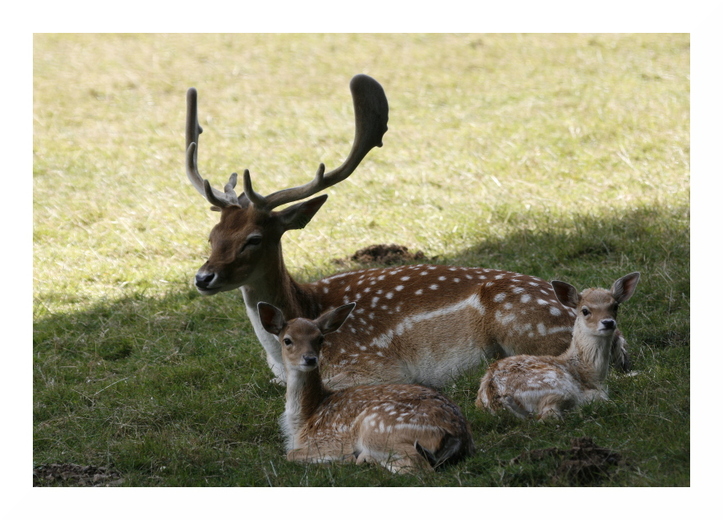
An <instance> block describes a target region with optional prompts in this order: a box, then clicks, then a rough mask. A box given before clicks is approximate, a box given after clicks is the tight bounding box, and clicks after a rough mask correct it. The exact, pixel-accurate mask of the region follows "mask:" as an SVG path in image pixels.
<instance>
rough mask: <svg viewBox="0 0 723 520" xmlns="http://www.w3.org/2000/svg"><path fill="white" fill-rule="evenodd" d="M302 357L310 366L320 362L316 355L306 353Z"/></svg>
mask: <svg viewBox="0 0 723 520" xmlns="http://www.w3.org/2000/svg"><path fill="white" fill-rule="evenodd" d="M302 358H303V359H304V364H305V365H308V366H310V367H315V366H316V363H317V362H318V360H317V359H316V356H307V355H304V356H302Z"/></svg>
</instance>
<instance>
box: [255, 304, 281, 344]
mask: <svg viewBox="0 0 723 520" xmlns="http://www.w3.org/2000/svg"><path fill="white" fill-rule="evenodd" d="M258 309H259V318H261V325H263V327H264V329H265V330H266V332H268V333H269V334H273V335H274V336H278V335H279V334H280V333H281V331H282V330H283V328H284V327H285V326H286V320H285V319H284V314H283V313H282V312H281V311H280V310H279V309H277V308H276V307H274V306H273V305H271V304H270V303H266V302H259V304H258Z"/></svg>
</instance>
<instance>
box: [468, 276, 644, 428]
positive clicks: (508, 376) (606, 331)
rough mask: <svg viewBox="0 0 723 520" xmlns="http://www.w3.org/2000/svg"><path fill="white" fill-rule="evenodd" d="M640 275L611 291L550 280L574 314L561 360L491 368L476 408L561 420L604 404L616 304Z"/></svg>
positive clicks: (534, 359)
mask: <svg viewBox="0 0 723 520" xmlns="http://www.w3.org/2000/svg"><path fill="white" fill-rule="evenodd" d="M639 280H640V273H638V272H635V273H630V274H628V275H626V276H623V277H622V278H620V279H618V280H616V281H615V283H613V285H612V288H611V289H610V290H606V289H585V290H584V291H583V292H582V293H581V294H578V292H577V290H576V289H575V287H573V286H572V285H570V284H568V283H565V282H560V281H557V280H555V281H553V282H552V287H553V288H554V290H555V295H556V296H557V298H558V300H559V301H560V303H562V304H563V305H565V306H567V307H572V308H574V309H576V312H577V317H576V318H575V325H574V327H573V331H572V342H571V343H570V346H569V347H568V348H567V350H566V351H565V352H564V353H562V354H560V355H559V356H529V355H519V356H511V357H508V358H504V359H501V360H499V361H496V362H494V363H492V364H491V365H490V366H489V368H488V369H487V372H486V373H485V375H484V377H483V378H482V383H481V385H480V389H479V392H478V394H477V401H476V404H477V406H478V407H480V408H482V407H486V408H488V409H490V410H492V411H497V410H499V409H501V408H506V409H507V410H509V411H510V412H512V413H513V414H514V415H516V416H518V417H520V418H527V417H530V416H537V417H538V418H539V419H540V420H545V419H550V418H552V419H559V418H562V416H563V414H564V413H565V412H567V411H569V410H571V409H573V408H575V407H577V406H579V405H581V404H583V403H587V402H590V401H594V400H597V399H603V400H604V399H607V392H606V390H605V388H604V387H603V382H604V380H605V378H606V377H607V373H608V367H609V364H610V356H611V350H612V347H613V338H614V337H615V331H616V329H617V323H616V321H615V319H616V317H617V311H618V305H620V304H621V303H623V302H624V301H626V300H628V299H629V298H630V297H631V296H632V295H633V293H634V292H635V287H636V286H637V284H638V281H639Z"/></svg>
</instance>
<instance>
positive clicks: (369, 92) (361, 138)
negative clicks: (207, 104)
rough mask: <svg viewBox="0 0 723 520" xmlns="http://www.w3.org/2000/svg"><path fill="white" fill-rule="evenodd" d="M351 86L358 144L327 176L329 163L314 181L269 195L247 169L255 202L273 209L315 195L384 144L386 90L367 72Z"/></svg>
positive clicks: (250, 194)
mask: <svg viewBox="0 0 723 520" xmlns="http://www.w3.org/2000/svg"><path fill="white" fill-rule="evenodd" d="M349 88H350V89H351V95H352V99H353V100H354V117H355V131H354V143H353V144H352V147H351V151H350V152H349V156H348V157H347V158H346V160H345V161H344V162H343V163H342V165H341V166H339V167H338V168H336V169H335V170H332V171H331V172H329V173H328V174H326V175H324V170H325V166H324V163H321V164H320V165H319V169H318V170H317V171H316V175H315V176H314V179H313V180H312V181H311V182H308V183H307V184H304V185H303V186H297V187H296V188H288V189H285V190H281V191H277V192H275V193H272V194H271V195H268V196H266V197H263V196H261V195H259V194H258V193H256V192H255V191H254V190H253V187H252V185H251V176H250V175H249V173H248V170H247V171H245V172H244V193H245V194H246V196H247V197H248V199H249V200H250V201H251V202H252V203H253V204H254V205H256V206H259V207H263V208H266V209H269V210H270V209H273V208H275V207H277V206H280V205H282V204H287V203H289V202H294V201H297V200H301V199H305V198H306V197H309V196H311V195H314V194H315V193H318V192H319V191H321V190H323V189H326V188H328V187H329V186H333V185H334V184H337V183H339V182H341V181H343V180H344V179H346V178H347V177H349V175H351V174H352V173H353V172H354V170H355V169H356V167H357V166H359V163H360V162H361V161H362V159H364V157H365V156H366V154H368V153H369V151H370V150H371V149H372V148H374V147H375V146H379V147H381V146H382V144H383V143H382V136H383V135H384V132H386V131H387V122H388V121H389V105H388V103H387V97H386V96H385V95H384V89H383V88H382V86H381V85H380V84H379V83H378V82H377V81H376V80H375V79H374V78H371V77H369V76H366V75H364V74H358V75H356V76H354V77H353V78H352V79H351V82H350V83H349Z"/></svg>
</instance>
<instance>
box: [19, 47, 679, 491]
mask: <svg viewBox="0 0 723 520" xmlns="http://www.w3.org/2000/svg"><path fill="white" fill-rule="evenodd" d="M689 58H690V55H689V38H688V36H687V35H267V36H263V35H36V36H35V39H34V56H33V59H34V143H33V144H34V193H33V199H34V205H33V219H34V227H33V239H34V251H33V253H34V268H33V269H34V272H33V274H34V288H33V300H34V306H33V309H34V312H33V317H34V330H33V424H34V433H33V442H34V450H33V464H34V466H38V465H42V464H52V463H72V464H79V465H95V466H104V467H109V468H112V469H113V470H114V471H117V472H118V473H120V474H121V476H122V478H123V479H124V480H123V483H124V485H128V486H269V485H273V486H307V485H308V486H419V485H425V486H460V485H461V486H528V485H532V486H537V485H548V486H554V485H570V484H574V483H575V482H574V481H571V480H569V479H567V478H566V477H559V476H556V474H555V468H556V463H555V462H554V461H553V462H551V461H549V460H540V461H532V460H522V461H521V462H520V463H519V464H511V463H510V461H512V460H513V459H515V458H516V457H518V456H520V455H521V454H524V453H529V452H530V451H531V450H539V449H546V448H553V447H556V448H560V449H567V448H569V446H570V443H571V441H572V440H573V439H576V438H579V437H583V436H587V437H592V438H593V439H594V441H595V443H596V444H597V445H599V446H601V447H605V448H607V449H610V450H613V451H615V452H616V453H618V454H620V457H621V460H620V462H619V464H617V465H615V466H612V467H611V468H609V469H608V470H607V473H606V474H605V475H604V476H603V477H601V478H600V479H598V480H596V481H595V482H594V483H595V484H599V485H605V486H689V485H690V352H689V344H690V341H689V336H690V334H689V328H690V325H689V321H690V319H689V318H690V316H689V315H690V312H689V308H690V288H689V284H690V262H689V258H690V247H689V244H690V232H689V191H690V175H689V153H690V150H689V122H690V121H689V119H690V118H689ZM358 72H364V73H368V74H370V75H372V76H374V77H375V78H376V79H377V80H379V81H380V82H381V83H382V85H383V86H384V88H385V90H386V93H387V97H388V99H389V104H390V122H389V128H390V129H389V132H388V133H387V134H386V136H385V139H384V147H383V148H381V149H375V150H374V151H373V152H371V153H370V155H369V157H368V158H367V159H366V160H365V161H364V163H362V165H361V166H360V168H359V169H358V171H357V172H356V173H354V175H352V176H351V177H350V178H349V179H348V180H346V181H345V182H344V183H342V184H340V185H339V186H336V187H333V188H331V189H330V190H328V192H329V194H330V198H329V201H328V202H327V203H326V204H325V206H324V208H322V210H321V211H320V212H319V214H318V215H317V216H316V217H315V219H314V221H313V222H312V223H311V224H310V225H309V226H308V227H307V228H306V229H304V230H302V231H297V232H290V233H288V234H287V235H286V236H285V237H284V252H285V258H286V260H287V265H288V267H289V269H290V270H291V271H292V273H293V274H294V275H295V276H296V277H297V278H298V279H300V280H310V279H314V278H316V277H319V276H322V275H326V274H331V273H334V272H335V270H336V269H338V267H335V264H334V263H333V262H332V259H334V258H342V257H345V256H347V255H350V254H351V253H353V252H354V251H355V250H356V249H358V248H360V247H363V246H366V245H371V244H374V243H399V244H404V245H406V246H408V247H409V248H410V249H413V250H417V249H419V250H422V251H424V252H425V254H426V255H427V256H429V257H436V260H435V261H437V262H439V263H447V264H459V265H470V266H485V267H494V268H503V269H508V270H513V271H519V272H523V273H526V274H533V275H537V276H541V277H543V278H546V279H552V278H558V279H563V280H566V281H569V282H571V283H573V284H575V285H576V286H577V287H578V288H583V287H587V286H591V285H603V286H608V285H609V284H610V283H611V282H612V281H613V280H614V279H615V278H617V277H619V276H622V275H623V274H626V273H627V272H630V271H633V270H639V271H641V273H642V282H641V284H640V285H639V286H638V289H637V292H636V294H635V295H634V297H633V298H632V299H631V300H630V302H628V303H626V304H625V306H624V307H623V308H622V310H621V315H620V322H621V326H622V328H623V330H624V332H625V335H626V337H627V339H628V341H629V342H630V344H631V355H632V358H633V363H634V370H635V371H636V375H633V376H626V375H622V374H619V373H613V374H612V376H611V378H610V381H609V386H610V391H611V396H612V400H611V401H610V402H608V403H598V404H594V405H590V406H588V407H586V408H584V409H583V410H582V411H581V413H579V414H574V415H572V416H571V417H569V418H568V419H567V420H566V421H565V422H564V423H561V424H552V425H551V424H537V423H531V422H530V423H525V422H520V421H517V420H514V419H512V418H510V417H505V416H499V417H494V416H490V415H488V414H486V413H484V412H482V411H481V410H477V409H476V408H475V407H474V398H475V394H476V389H477V386H478V384H479V378H480V376H481V373H474V374H469V375H467V376H465V377H464V378H462V379H460V380H458V381H457V382H456V383H455V384H452V385H449V387H447V388H445V389H444V391H445V393H447V394H448V395H449V396H450V397H452V398H453V399H454V400H455V401H456V402H458V403H459V404H460V406H461V407H462V408H463V410H464V412H465V413H466V415H467V417H468V419H469V420H470V422H471V424H472V428H473V431H474V434H475V442H476V444H477V446H478V453H477V454H476V455H475V456H474V457H472V458H470V459H468V460H467V461H465V462H463V463H461V464H459V465H457V466H454V467H452V468H449V469H447V470H446V471H443V472H440V473H437V474H434V475H424V476H417V475H414V476H398V475H391V474H388V473H387V472H385V471H384V470H382V469H380V468H375V467H355V466H343V465H318V466H304V465H298V464H292V463H289V462H287V461H286V460H285V458H284V453H283V443H282V438H281V433H280V431H279V428H278V423H277V419H278V416H279V415H280V414H281V412H282V410H283V400H284V394H283V389H282V388H280V387H277V386H275V385H273V384H272V383H270V382H269V379H270V378H271V373H270V371H269V369H268V367H267V365H266V362H265V359H264V356H263V355H262V354H263V353H262V349H261V347H260V346H259V345H258V342H257V340H256V338H255V336H254V333H253V330H252V329H251V326H250V324H249V322H248V319H247V317H246V314H245V309H244V307H243V302H242V299H241V295H240V293H238V292H237V291H234V292H233V293H223V294H220V295H217V296H213V297H202V296H200V295H198V293H197V292H196V291H195V289H193V287H192V284H191V278H192V276H193V274H194V273H195V270H196V269H197V268H198V267H199V266H200V265H201V264H202V263H203V261H204V258H205V255H206V254H207V251H208V246H207V244H206V237H207V235H208V232H209V231H210V229H211V227H212V226H213V224H214V223H215V221H216V219H217V218H218V216H217V214H216V213H212V212H210V211H208V204H207V203H206V202H205V201H203V200H202V199H201V197H200V196H199V195H198V194H197V193H196V192H195V190H194V189H193V188H192V187H191V186H190V184H189V183H188V181H187V180H186V178H185V173H184V166H183V144H184V137H183V125H184V118H185V97H184V96H185V90H186V89H187V88H188V87H189V86H195V87H196V88H198V90H199V115H200V119H201V125H202V126H203V127H204V130H205V131H204V134H203V136H202V138H201V142H200V147H199V162H200V170H201V173H202V175H204V176H205V177H208V178H210V180H211V181H212V182H213V183H214V184H215V185H216V186H220V185H221V184H222V183H223V182H225V180H226V178H227V177H228V174H229V173H230V172H232V171H241V170H242V169H244V168H249V169H250V170H251V173H252V176H253V178H254V181H255V187H256V188H257V190H259V191H261V192H269V191H273V190H276V189H280V188H284V187H287V186H290V185H295V184H301V183H303V182H306V181H308V180H309V179H310V178H311V177H312V176H313V174H314V172H315V171H316V167H317V166H318V162H320V161H324V162H325V163H326V165H327V166H329V167H333V166H336V165H338V164H339V163H340V161H341V160H343V158H344V157H345V155H346V153H347V152H348V149H349V146H350V143H351V138H352V134H353V116H352V107H351V99H350V96H349V93H348V88H347V85H348V81H349V79H350V78H351V77H352V76H353V75H354V74H356V73H358ZM369 208H373V210H371V211H370V209H369Z"/></svg>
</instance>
